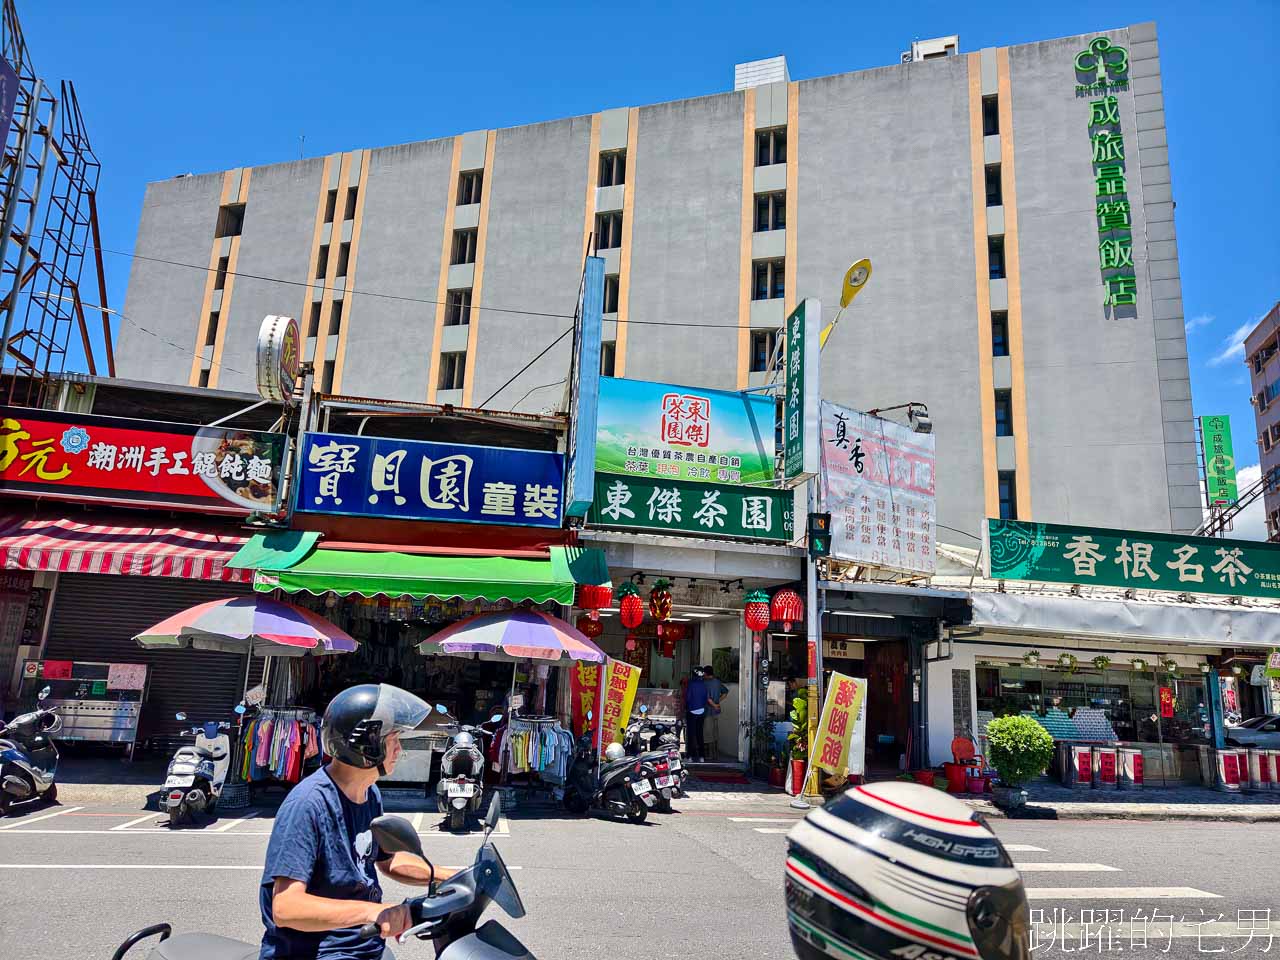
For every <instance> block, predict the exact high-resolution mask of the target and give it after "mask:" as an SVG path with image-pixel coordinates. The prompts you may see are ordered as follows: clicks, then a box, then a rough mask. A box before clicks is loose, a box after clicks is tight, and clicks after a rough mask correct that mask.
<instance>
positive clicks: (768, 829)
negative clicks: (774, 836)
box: [752, 827, 791, 833]
mask: <svg viewBox="0 0 1280 960" xmlns="http://www.w3.org/2000/svg"><path fill="white" fill-rule="evenodd" d="M752 829H754V830H755V832H756V833H790V832H791V831H790V830H785V829H783V828H782V827H753V828H752Z"/></svg>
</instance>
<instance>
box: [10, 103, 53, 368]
mask: <svg viewBox="0 0 1280 960" xmlns="http://www.w3.org/2000/svg"><path fill="white" fill-rule="evenodd" d="M43 92H44V81H43V80H37V81H36V86H35V91H34V92H33V93H32V95H31V101H30V107H29V109H28V111H27V123H26V128H25V129H24V130H23V132H22V147H21V150H20V152H19V155H18V158H17V163H16V167H17V169H15V170H14V171H13V181H12V185H11V186H10V196H9V203H8V206H7V207H6V208H5V211H4V221H3V222H2V223H0V267H2V266H3V264H4V256H5V253H6V248H7V247H8V245H9V237H10V235H12V233H13V221H14V220H15V219H16V218H17V214H18V197H19V194H21V192H22V179H23V174H24V173H25V172H26V169H27V164H26V157H27V155H28V154H30V152H31V138H32V137H34V136H35V127H36V124H37V123H38V118H37V114H39V112H40V97H41V95H42V93H43ZM55 111H56V106H55ZM53 120H54V117H53V114H50V117H49V126H50V130H49V133H48V135H47V136H46V137H45V149H44V157H43V158H42V159H41V162H40V163H41V166H40V174H39V175H38V176H37V177H36V190H35V195H34V196H32V198H31V215H30V216H29V217H28V220H29V221H31V222H30V223H28V226H27V232H26V234H25V235H24V236H23V238H22V251H21V252H20V253H19V254H18V260H17V263H16V264H15V266H14V269H13V289H12V290H10V291H9V305H8V307H7V308H5V315H4V333H3V334H2V335H0V368H3V366H4V363H5V361H6V360H7V359H8V357H9V334H10V333H12V332H13V313H14V311H15V310H17V309H18V288H19V287H20V286H21V285H22V268H23V266H24V265H25V262H26V259H27V247H28V244H29V243H30V241H31V227H32V226H33V225H34V221H35V214H36V207H37V206H39V204H40V183H41V181H42V180H43V174H44V162H45V161H46V160H47V159H48V153H49V139H50V138H51V137H52V136H53V130H52V127H53Z"/></svg>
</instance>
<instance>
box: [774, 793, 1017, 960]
mask: <svg viewBox="0 0 1280 960" xmlns="http://www.w3.org/2000/svg"><path fill="white" fill-rule="evenodd" d="M786 887H787V921H788V923H789V925H790V927H791V943H792V945H793V946H794V947H795V950H796V953H797V954H799V956H800V957H801V960H822V958H827V957H837V958H839V960H1027V958H1028V957H1029V955H1030V944H1029V942H1028V928H1029V916H1028V910H1027V897H1026V893H1025V891H1024V890H1023V888H1022V880H1021V879H1020V878H1019V876H1018V871H1017V870H1015V869H1014V866H1013V862H1012V861H1011V860H1010V859H1009V854H1008V853H1007V852H1006V851H1005V849H1004V846H1003V845H1002V844H1001V843H1000V841H999V840H998V839H996V836H995V834H994V833H992V832H991V830H990V829H989V828H988V827H987V825H986V822H985V821H984V820H983V819H982V817H981V815H980V814H978V813H977V812H975V811H974V810H972V809H971V808H969V807H967V806H965V805H964V804H963V803H961V802H960V801H959V800H956V799H955V798H954V797H950V796H948V795H946V794H945V793H942V792H941V791H939V790H934V789H930V788H929V787H924V786H920V785H919V784H914V783H902V782H897V781H894V782H888V783H873V784H869V785H867V786H861V787H854V788H852V789H850V790H848V791H846V792H845V793H843V794H841V795H840V796H839V797H837V798H836V799H834V800H832V801H831V802H829V803H828V804H827V805H826V806H825V807H822V808H821V809H816V810H814V811H812V812H811V813H810V814H809V815H808V816H807V817H805V818H804V820H802V821H801V822H800V823H798V824H796V826H795V827H794V828H793V829H792V831H791V833H790V835H789V836H788V839H787V873H786Z"/></svg>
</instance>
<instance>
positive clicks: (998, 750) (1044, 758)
mask: <svg viewBox="0 0 1280 960" xmlns="http://www.w3.org/2000/svg"><path fill="white" fill-rule="evenodd" d="M987 760H988V762H990V764H991V766H993V767H995V770H996V773H997V774H998V775H999V776H1000V782H999V783H998V784H995V785H994V786H993V787H992V789H991V793H992V799H994V801H995V803H996V806H999V807H1005V808H1010V807H1019V806H1021V805H1022V804H1023V803H1025V802H1026V799H1027V794H1026V791H1024V790H1023V789H1022V785H1023V784H1024V783H1026V782H1027V781H1028V780H1030V779H1031V778H1032V777H1038V776H1039V775H1040V774H1042V773H1044V771H1045V769H1046V768H1047V767H1048V766H1049V764H1050V762H1051V761H1052V760H1053V737H1051V736H1050V735H1049V731H1048V730H1046V729H1045V728H1044V727H1042V726H1040V724H1039V723H1037V722H1036V721H1035V720H1034V719H1033V718H1031V717H997V718H996V719H995V720H992V721H991V722H990V723H989V724H987Z"/></svg>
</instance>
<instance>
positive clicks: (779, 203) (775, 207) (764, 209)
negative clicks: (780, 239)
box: [756, 192, 787, 233]
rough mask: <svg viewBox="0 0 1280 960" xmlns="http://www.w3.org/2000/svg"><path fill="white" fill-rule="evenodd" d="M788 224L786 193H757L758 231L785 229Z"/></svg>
mask: <svg viewBox="0 0 1280 960" xmlns="http://www.w3.org/2000/svg"><path fill="white" fill-rule="evenodd" d="M786 226H787V195H786V193H785V192H780V193H757V194H756V233H763V232H764V231H765V230H783V229H785V228H786Z"/></svg>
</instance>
